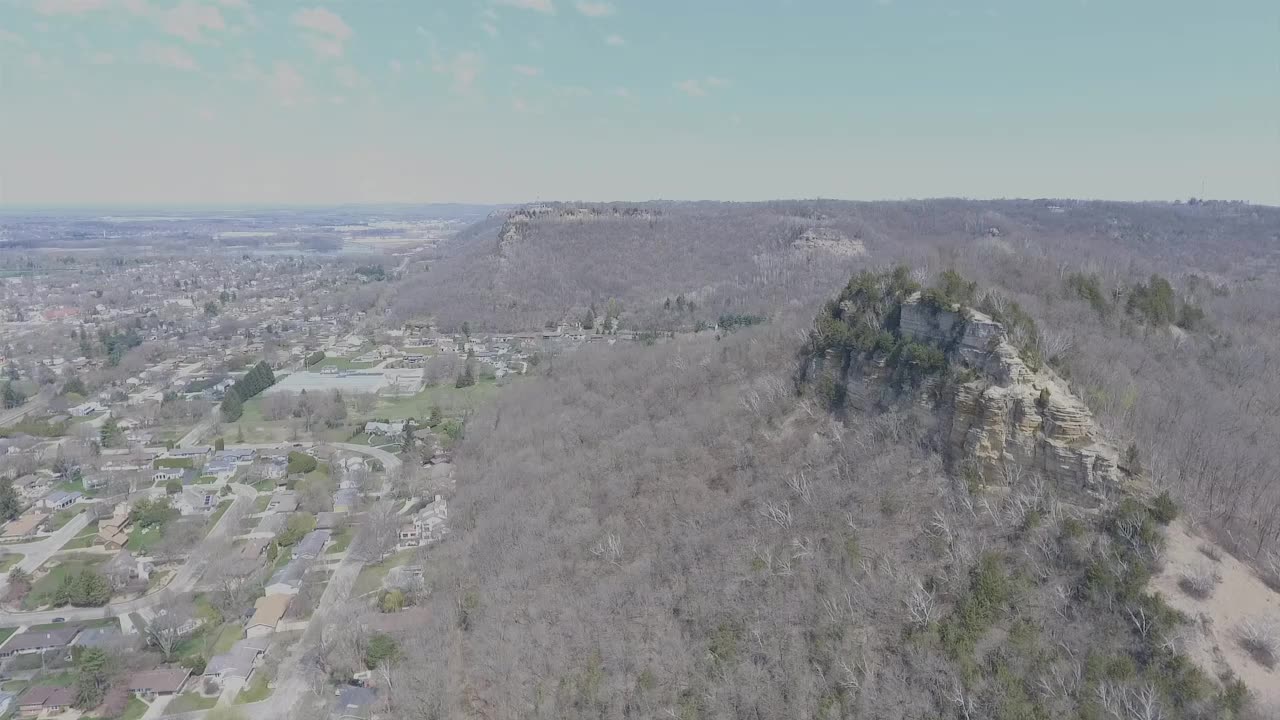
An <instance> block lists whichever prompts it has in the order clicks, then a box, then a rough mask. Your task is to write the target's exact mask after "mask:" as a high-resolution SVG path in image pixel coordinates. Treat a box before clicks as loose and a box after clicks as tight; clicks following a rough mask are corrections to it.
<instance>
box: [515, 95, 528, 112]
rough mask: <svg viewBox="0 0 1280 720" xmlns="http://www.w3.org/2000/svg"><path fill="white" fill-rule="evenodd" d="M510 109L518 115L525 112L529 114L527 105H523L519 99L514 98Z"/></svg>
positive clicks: (522, 101)
mask: <svg viewBox="0 0 1280 720" xmlns="http://www.w3.org/2000/svg"><path fill="white" fill-rule="evenodd" d="M511 109H512V110H515V111H516V112H518V113H526V112H529V105H528V104H527V103H525V101H524V100H522V99H520V98H515V99H514V100H512V101H511Z"/></svg>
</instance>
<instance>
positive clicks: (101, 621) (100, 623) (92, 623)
mask: <svg viewBox="0 0 1280 720" xmlns="http://www.w3.org/2000/svg"><path fill="white" fill-rule="evenodd" d="M119 623H120V621H119V620H116V619H115V618H98V619H97V620H84V621H81V622H73V623H46V624H44V625H32V626H31V627H29V628H27V630H57V629H58V628H68V627H78V628H80V629H81V630H87V629H89V628H99V627H107V626H109V625H117V626H118V625H119Z"/></svg>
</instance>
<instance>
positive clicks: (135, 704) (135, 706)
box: [120, 697, 148, 720]
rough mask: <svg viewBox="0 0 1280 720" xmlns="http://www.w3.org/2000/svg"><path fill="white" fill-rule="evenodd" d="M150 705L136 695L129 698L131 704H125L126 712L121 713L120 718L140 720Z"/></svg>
mask: <svg viewBox="0 0 1280 720" xmlns="http://www.w3.org/2000/svg"><path fill="white" fill-rule="evenodd" d="M147 707H148V705H147V704H146V703H144V702H142V701H141V700H139V699H138V698H136V697H131V698H129V704H128V705H126V706H125V708H124V713H123V714H122V715H120V720H140V718H141V717H142V716H143V715H146V714H147Z"/></svg>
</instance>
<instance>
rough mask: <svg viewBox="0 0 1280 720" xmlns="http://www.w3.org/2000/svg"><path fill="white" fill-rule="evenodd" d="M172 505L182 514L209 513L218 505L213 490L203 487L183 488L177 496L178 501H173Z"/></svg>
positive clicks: (216, 496)
mask: <svg viewBox="0 0 1280 720" xmlns="http://www.w3.org/2000/svg"><path fill="white" fill-rule="evenodd" d="M174 507H176V508H177V509H178V512H180V513H182V514H183V515H199V514H202V513H211V512H213V509H214V508H216V507H218V495H217V493H215V492H214V491H212V490H208V489H205V488H194V487H188V488H183V489H182V494H181V495H179V496H178V501H177V502H176V503H174Z"/></svg>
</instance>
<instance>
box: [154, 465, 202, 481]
mask: <svg viewBox="0 0 1280 720" xmlns="http://www.w3.org/2000/svg"><path fill="white" fill-rule="evenodd" d="M151 478H152V479H153V480H155V481H156V482H158V483H167V482H169V481H170V480H181V481H182V484H183V485H190V484H192V483H194V482H195V481H196V480H198V479H199V478H200V473H199V472H197V471H196V470H195V469H193V468H173V467H163V468H160V469H159V470H156V471H155V474H153V475H152V476H151Z"/></svg>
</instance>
